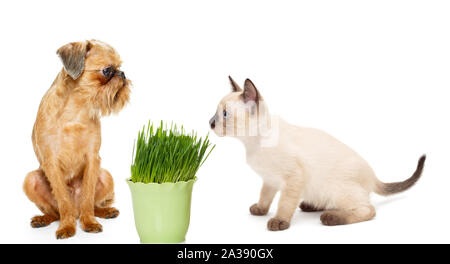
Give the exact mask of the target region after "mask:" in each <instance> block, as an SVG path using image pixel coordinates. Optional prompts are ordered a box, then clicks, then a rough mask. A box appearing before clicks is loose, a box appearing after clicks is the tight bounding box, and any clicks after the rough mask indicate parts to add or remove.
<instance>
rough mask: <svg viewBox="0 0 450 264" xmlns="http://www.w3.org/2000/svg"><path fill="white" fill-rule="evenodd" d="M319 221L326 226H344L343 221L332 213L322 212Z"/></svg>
mask: <svg viewBox="0 0 450 264" xmlns="http://www.w3.org/2000/svg"><path fill="white" fill-rule="evenodd" d="M320 221H322V224H324V225H327V226H335V225H345V219H343V218H342V217H341V216H339V215H337V214H335V213H333V212H324V213H323V214H322V215H321V216H320Z"/></svg>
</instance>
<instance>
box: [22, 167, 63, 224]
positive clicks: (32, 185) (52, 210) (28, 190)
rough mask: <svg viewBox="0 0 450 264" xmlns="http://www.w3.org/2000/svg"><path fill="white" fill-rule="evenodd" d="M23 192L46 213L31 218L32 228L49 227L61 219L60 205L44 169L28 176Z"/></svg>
mask: <svg viewBox="0 0 450 264" xmlns="http://www.w3.org/2000/svg"><path fill="white" fill-rule="evenodd" d="M23 190H24V191H25V194H26V195H27V196H28V198H29V199H30V200H31V201H32V202H33V203H35V204H36V206H37V207H38V208H39V209H40V210H41V211H42V213H44V215H38V216H35V217H33V218H31V226H32V227H35V228H36V227H44V226H48V225H49V224H51V223H52V222H54V221H57V220H58V219H59V213H58V205H57V203H56V200H55V198H54V197H53V194H52V191H51V187H50V183H49V182H48V180H47V178H46V177H45V174H44V171H43V170H42V169H38V170H35V171H32V172H30V173H28V174H27V176H26V178H25V182H24V184H23Z"/></svg>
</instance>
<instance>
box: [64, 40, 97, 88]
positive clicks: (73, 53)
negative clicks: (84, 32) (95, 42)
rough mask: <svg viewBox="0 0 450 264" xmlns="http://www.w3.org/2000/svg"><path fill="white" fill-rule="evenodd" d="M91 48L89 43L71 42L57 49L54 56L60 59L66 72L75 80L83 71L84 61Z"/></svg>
mask: <svg viewBox="0 0 450 264" xmlns="http://www.w3.org/2000/svg"><path fill="white" fill-rule="evenodd" d="M90 48H91V43H90V42H89V41H84V42H71V43H69V44H66V45H64V46H62V47H61V48H59V49H58V50H57V51H56V54H58V56H59V57H60V58H61V60H62V63H63V65H64V69H65V70H66V72H67V73H68V74H69V75H70V77H72V79H74V80H76V79H77V78H78V77H80V75H81V73H83V70H84V60H85V59H86V54H87V53H88V51H89V49H90Z"/></svg>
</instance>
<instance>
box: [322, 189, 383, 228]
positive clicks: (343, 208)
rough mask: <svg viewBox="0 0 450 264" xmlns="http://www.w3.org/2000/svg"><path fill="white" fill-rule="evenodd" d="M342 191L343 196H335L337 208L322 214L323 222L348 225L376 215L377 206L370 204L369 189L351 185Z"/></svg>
mask: <svg viewBox="0 0 450 264" xmlns="http://www.w3.org/2000/svg"><path fill="white" fill-rule="evenodd" d="M341 193H342V196H341V197H339V198H338V197H336V198H335V208H334V209H333V210H327V211H325V212H323V213H322V215H321V216H320V220H321V221H322V224H324V225H328V226H333V225H348V224H353V223H358V222H362V221H367V220H370V219H372V218H374V217H375V208H374V207H373V206H372V205H371V204H370V197H369V192H368V191H367V190H365V189H363V188H360V187H356V186H349V188H347V189H346V190H341ZM344 194H345V195H344Z"/></svg>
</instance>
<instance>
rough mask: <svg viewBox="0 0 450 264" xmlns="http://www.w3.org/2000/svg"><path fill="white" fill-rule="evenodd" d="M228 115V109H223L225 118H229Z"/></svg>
mask: <svg viewBox="0 0 450 264" xmlns="http://www.w3.org/2000/svg"><path fill="white" fill-rule="evenodd" d="M227 116H228V113H227V111H225V110H223V118H227Z"/></svg>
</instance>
